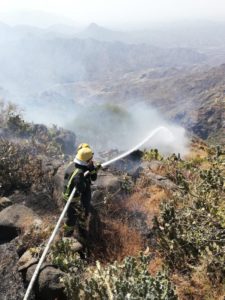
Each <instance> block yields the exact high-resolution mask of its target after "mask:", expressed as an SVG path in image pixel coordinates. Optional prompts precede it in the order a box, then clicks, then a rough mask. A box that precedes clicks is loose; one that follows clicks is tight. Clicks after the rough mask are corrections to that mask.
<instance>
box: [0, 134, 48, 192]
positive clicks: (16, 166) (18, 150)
mask: <svg viewBox="0 0 225 300" xmlns="http://www.w3.org/2000/svg"><path fill="white" fill-rule="evenodd" d="M32 185H33V187H34V188H35V189H36V190H43V189H45V190H46V191H50V192H51V189H52V181H51V173H50V172H47V171H46V172H45V171H44V170H43V168H42V158H41V157H40V156H37V148H36V147H34V146H32V145H31V144H29V143H24V144H22V143H21V144H16V143H13V142H10V141H7V140H3V139H0V195H5V194H8V193H10V192H13V191H14V190H16V189H19V190H24V189H28V188H30V187H31V186H32Z"/></svg>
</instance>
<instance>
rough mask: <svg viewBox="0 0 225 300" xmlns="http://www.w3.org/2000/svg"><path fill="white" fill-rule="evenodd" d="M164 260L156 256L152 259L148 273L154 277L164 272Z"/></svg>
mask: <svg viewBox="0 0 225 300" xmlns="http://www.w3.org/2000/svg"><path fill="white" fill-rule="evenodd" d="M162 267H163V260H162V258H161V257H159V256H156V257H155V258H154V259H152V260H151V261H150V263H149V265H148V271H149V273H150V274H151V275H152V276H156V274H157V273H158V272H159V271H160V270H162Z"/></svg>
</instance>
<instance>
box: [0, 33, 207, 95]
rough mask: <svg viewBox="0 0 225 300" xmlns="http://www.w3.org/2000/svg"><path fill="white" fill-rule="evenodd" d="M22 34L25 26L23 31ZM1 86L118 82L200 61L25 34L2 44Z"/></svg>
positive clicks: (177, 53) (186, 52)
mask: <svg viewBox="0 0 225 300" xmlns="http://www.w3.org/2000/svg"><path fill="white" fill-rule="evenodd" d="M22 29H23V30H24V28H22ZM1 45H2V47H1V48H0V64H1V73H0V85H1V86H3V87H4V88H5V89H8V90H9V91H10V92H12V93H13V94H14V95H18V94H21V93H22V94H23V95H27V94H32V93H36V92H40V91H41V90H43V89H46V88H48V87H50V86H51V85H54V84H59V83H60V84H64V83H70V82H76V81H79V80H105V79H109V78H118V77H119V76H121V75H122V74H124V73H127V72H134V71H137V70H141V69H143V68H144V69H146V68H152V67H153V68H155V67H163V68H164V67H174V66H182V65H192V64H196V63H202V62H204V60H205V56H204V55H203V54H200V53H198V52H197V51H195V50H192V49H185V48H171V49H161V48H157V47H153V46H150V45H147V44H140V45H128V44H124V43H121V42H114V43H110V42H100V41H96V40H93V39H85V40H82V39H75V38H74V39H72V38H55V37H54V36H53V37H49V36H41V37H40V36H38V35H37V34H29V35H28V34H27V35H26V36H23V37H22V38H18V39H17V40H8V41H4V42H2V43H1Z"/></svg>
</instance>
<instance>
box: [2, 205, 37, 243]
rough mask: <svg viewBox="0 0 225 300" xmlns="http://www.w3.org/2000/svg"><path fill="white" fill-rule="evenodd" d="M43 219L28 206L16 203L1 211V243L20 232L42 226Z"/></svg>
mask: <svg viewBox="0 0 225 300" xmlns="http://www.w3.org/2000/svg"><path fill="white" fill-rule="evenodd" d="M41 223H42V221H41V219H40V218H39V217H38V216H37V215H36V214H35V213H34V212H33V211H32V210H31V209H30V208H28V207H26V206H24V205H22V204H14V205H11V206H9V207H7V208H5V209H3V210H2V211H1V212H0V243H4V242H8V241H10V240H12V239H14V238H15V237H16V236H17V235H19V234H20V232H21V231H22V230H23V231H26V230H28V229H29V228H31V227H33V226H36V227H38V226H40V225H41Z"/></svg>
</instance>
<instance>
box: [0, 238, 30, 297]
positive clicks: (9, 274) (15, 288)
mask: <svg viewBox="0 0 225 300" xmlns="http://www.w3.org/2000/svg"><path fill="white" fill-rule="evenodd" d="M18 259H19V257H18V254H17V251H16V243H15V241H12V242H10V243H7V244H4V245H0V266H1V267H0V299H1V300H22V299H23V296H24V294H25V289H24V285H23V279H22V276H21V274H20V273H19V272H18V265H17V261H18Z"/></svg>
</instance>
